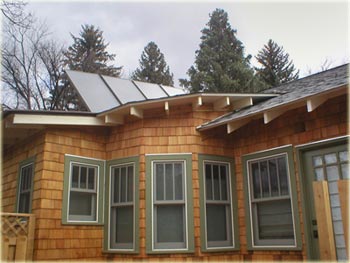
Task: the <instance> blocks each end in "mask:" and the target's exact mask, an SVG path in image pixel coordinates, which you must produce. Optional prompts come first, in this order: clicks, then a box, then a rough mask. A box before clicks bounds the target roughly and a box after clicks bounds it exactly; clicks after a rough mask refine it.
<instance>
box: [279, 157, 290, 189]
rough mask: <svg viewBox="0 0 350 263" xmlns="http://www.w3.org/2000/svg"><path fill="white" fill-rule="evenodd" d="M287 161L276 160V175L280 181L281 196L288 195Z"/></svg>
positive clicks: (282, 159)
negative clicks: (277, 174)
mask: <svg viewBox="0 0 350 263" xmlns="http://www.w3.org/2000/svg"><path fill="white" fill-rule="evenodd" d="M286 165H287V160H286V157H280V158H278V173H279V179H280V189H281V195H288V194H289V190H288V174H287V167H286Z"/></svg>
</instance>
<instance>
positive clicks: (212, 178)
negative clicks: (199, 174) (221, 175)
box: [210, 164, 215, 200]
mask: <svg viewBox="0 0 350 263" xmlns="http://www.w3.org/2000/svg"><path fill="white" fill-rule="evenodd" d="M210 172H211V199H212V200H215V197H214V169H213V165H212V164H210Z"/></svg>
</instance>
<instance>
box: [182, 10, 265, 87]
mask: <svg viewBox="0 0 350 263" xmlns="http://www.w3.org/2000/svg"><path fill="white" fill-rule="evenodd" d="M201 32H202V36H201V43H200V45H199V50H197V51H196V58H195V62H194V65H193V66H191V67H190V68H189V70H188V71H187V74H188V76H189V80H187V79H180V83H181V85H183V86H184V87H185V88H187V89H189V91H190V92H203V91H206V92H251V91H254V90H255V89H257V86H258V84H259V83H258V82H259V81H258V80H257V79H256V78H255V77H254V71H253V69H252V68H251V67H250V58H251V56H250V55H248V56H245V55H244V47H243V44H242V42H241V41H240V40H239V39H237V37H236V30H234V29H232V28H231V25H230V23H229V20H228V15H227V13H226V12H225V11H224V10H222V9H216V10H215V11H213V12H212V14H211V15H210V19H209V22H208V23H207V26H206V27H205V28H204V29H203V30H202V31H201Z"/></svg>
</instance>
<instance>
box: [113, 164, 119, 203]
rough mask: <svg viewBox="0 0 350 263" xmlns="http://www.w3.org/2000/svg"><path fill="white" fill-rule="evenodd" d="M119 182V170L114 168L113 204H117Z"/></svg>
mask: <svg viewBox="0 0 350 263" xmlns="http://www.w3.org/2000/svg"><path fill="white" fill-rule="evenodd" d="M119 180H120V168H114V184H113V187H114V188H113V193H114V195H113V201H114V203H119V194H120V190H119V184H120V182H119Z"/></svg>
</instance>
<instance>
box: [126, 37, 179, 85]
mask: <svg viewBox="0 0 350 263" xmlns="http://www.w3.org/2000/svg"><path fill="white" fill-rule="evenodd" d="M139 63H140V67H139V68H137V69H136V70H135V71H134V72H133V74H132V76H131V78H132V79H134V80H140V81H145V82H150V83H156V84H163V85H168V86H173V85H174V79H173V78H174V76H173V74H172V73H170V69H169V66H168V65H167V63H166V62H165V58H164V54H163V53H162V52H160V49H159V48H158V46H157V44H156V43H154V42H153V41H152V42H149V43H148V44H147V46H145V48H144V50H143V52H142V54H141V58H140V60H139Z"/></svg>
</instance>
